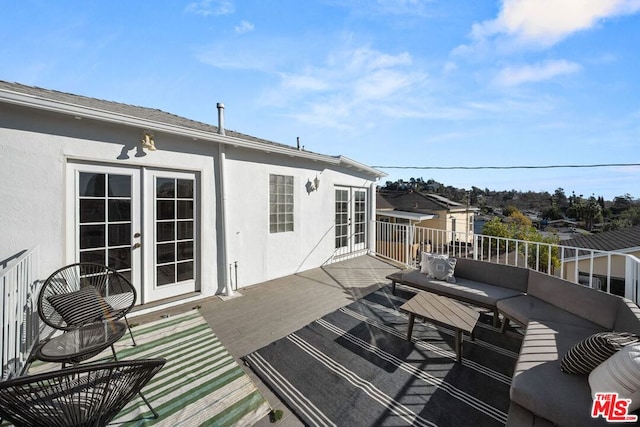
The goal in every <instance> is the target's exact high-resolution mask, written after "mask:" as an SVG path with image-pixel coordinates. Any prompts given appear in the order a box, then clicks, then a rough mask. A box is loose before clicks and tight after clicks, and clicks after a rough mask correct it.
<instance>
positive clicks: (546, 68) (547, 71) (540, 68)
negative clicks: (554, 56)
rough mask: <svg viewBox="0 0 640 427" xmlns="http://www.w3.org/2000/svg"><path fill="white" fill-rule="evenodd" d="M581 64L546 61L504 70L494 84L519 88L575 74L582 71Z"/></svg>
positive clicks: (564, 61)
mask: <svg viewBox="0 0 640 427" xmlns="http://www.w3.org/2000/svg"><path fill="white" fill-rule="evenodd" d="M581 69H582V67H581V66H580V64H576V63H575V62H570V61H566V60H555V61H545V62H542V63H539V64H533V65H522V66H517V67H505V68H503V69H502V70H501V71H500V72H499V73H498V75H497V76H496V78H495V79H494V81H493V82H494V84H496V85H498V86H517V85H520V84H524V83H531V82H540V81H544V80H549V79H552V78H554V77H556V76H561V75H565V74H573V73H576V72H578V71H580V70H581Z"/></svg>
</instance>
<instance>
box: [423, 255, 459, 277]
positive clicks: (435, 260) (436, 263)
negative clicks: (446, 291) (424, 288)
mask: <svg viewBox="0 0 640 427" xmlns="http://www.w3.org/2000/svg"><path fill="white" fill-rule="evenodd" d="M427 260H428V263H429V274H428V277H429V278H431V279H436V280H443V281H446V282H449V283H455V282H456V278H455V277H453V273H454V271H455V268H456V261H457V260H456V259H455V258H449V257H448V256H447V255H433V256H430V257H427Z"/></svg>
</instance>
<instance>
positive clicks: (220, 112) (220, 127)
mask: <svg viewBox="0 0 640 427" xmlns="http://www.w3.org/2000/svg"><path fill="white" fill-rule="evenodd" d="M216 106H217V107H218V133H219V134H220V135H224V104H223V103H222V102H218V104H217V105H216Z"/></svg>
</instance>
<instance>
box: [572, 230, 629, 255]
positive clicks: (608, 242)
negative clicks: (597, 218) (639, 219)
mask: <svg viewBox="0 0 640 427" xmlns="http://www.w3.org/2000/svg"><path fill="white" fill-rule="evenodd" d="M562 244H563V245H565V246H574V247H578V248H585V249H595V250H600V251H613V252H615V251H623V250H628V249H631V248H640V225H636V226H634V227H628V228H621V229H618V230H612V231H604V232H602V233H597V234H592V235H588V236H579V237H575V238H573V239H569V240H563V241H562Z"/></svg>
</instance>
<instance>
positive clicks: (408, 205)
mask: <svg viewBox="0 0 640 427" xmlns="http://www.w3.org/2000/svg"><path fill="white" fill-rule="evenodd" d="M377 200H378V202H377V203H378V205H377V206H378V207H377V210H376V217H377V219H378V221H388V222H395V223H400V224H412V225H416V226H419V227H425V228H432V229H437V230H443V231H446V232H448V233H451V235H452V240H460V239H462V237H461V236H462V235H463V234H464V235H467V234H468V236H469V237H465V239H471V238H472V237H473V221H474V216H475V214H476V212H478V210H479V209H478V208H476V207H473V206H467V205H465V204H462V203H458V202H454V201H452V200H449V199H447V198H446V197H443V196H440V195H437V194H432V193H419V192H415V191H408V192H402V191H384V190H382V191H378V193H377ZM468 241H471V240H468Z"/></svg>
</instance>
